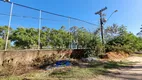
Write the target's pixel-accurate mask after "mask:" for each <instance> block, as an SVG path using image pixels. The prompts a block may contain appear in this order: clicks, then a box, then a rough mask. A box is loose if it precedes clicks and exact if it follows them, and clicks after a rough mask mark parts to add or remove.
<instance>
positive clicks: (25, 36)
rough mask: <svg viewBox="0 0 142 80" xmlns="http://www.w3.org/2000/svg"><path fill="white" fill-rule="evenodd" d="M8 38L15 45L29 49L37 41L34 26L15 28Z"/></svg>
mask: <svg viewBox="0 0 142 80" xmlns="http://www.w3.org/2000/svg"><path fill="white" fill-rule="evenodd" d="M10 39H11V41H13V42H14V45H15V46H16V47H20V48H23V49H30V48H32V47H33V45H36V44H37V42H38V32H37V30H36V29H34V28H22V27H19V28H17V29H16V30H13V33H12V35H11V36H10Z"/></svg>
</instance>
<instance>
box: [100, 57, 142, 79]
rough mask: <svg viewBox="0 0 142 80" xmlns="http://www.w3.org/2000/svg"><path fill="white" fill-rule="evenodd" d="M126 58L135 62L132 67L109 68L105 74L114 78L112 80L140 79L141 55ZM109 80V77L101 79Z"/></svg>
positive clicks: (141, 76) (141, 69)
mask: <svg viewBox="0 0 142 80" xmlns="http://www.w3.org/2000/svg"><path fill="white" fill-rule="evenodd" d="M126 60H128V61H132V62H136V64H135V65H133V66H132V67H125V68H120V69H112V70H109V71H110V72H111V73H109V74H108V75H107V76H108V77H112V78H115V79H114V80H142V57H135V56H132V57H128V58H127V59H126ZM102 80H109V79H102Z"/></svg>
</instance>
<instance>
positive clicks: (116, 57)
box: [106, 52, 129, 60]
mask: <svg viewBox="0 0 142 80" xmlns="http://www.w3.org/2000/svg"><path fill="white" fill-rule="evenodd" d="M106 54H107V57H108V59H110V60H119V59H125V58H127V57H128V56H129V54H128V53H125V52H108V53H106Z"/></svg>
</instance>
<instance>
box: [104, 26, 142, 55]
mask: <svg viewBox="0 0 142 80" xmlns="http://www.w3.org/2000/svg"><path fill="white" fill-rule="evenodd" d="M108 28H111V30H110V32H108V33H107V34H106V35H107V36H108V35H109V33H111V35H115V33H116V32H117V35H115V36H111V38H109V39H108V40H107V41H106V51H107V52H108V51H125V52H128V53H131V52H134V51H139V50H141V49H142V40H141V38H138V37H137V36H135V35H134V34H132V33H130V32H128V31H127V30H126V28H125V27H124V26H120V27H117V28H115V29H116V30H115V31H116V32H113V30H114V27H108ZM106 30H108V29H106Z"/></svg>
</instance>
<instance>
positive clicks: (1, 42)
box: [0, 26, 12, 49]
mask: <svg viewBox="0 0 142 80" xmlns="http://www.w3.org/2000/svg"><path fill="white" fill-rule="evenodd" d="M10 30H12V28H10ZM7 31H8V26H0V49H4V46H5V41H6V36H7ZM10 34H11V31H10ZM8 47H10V41H8Z"/></svg>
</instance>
